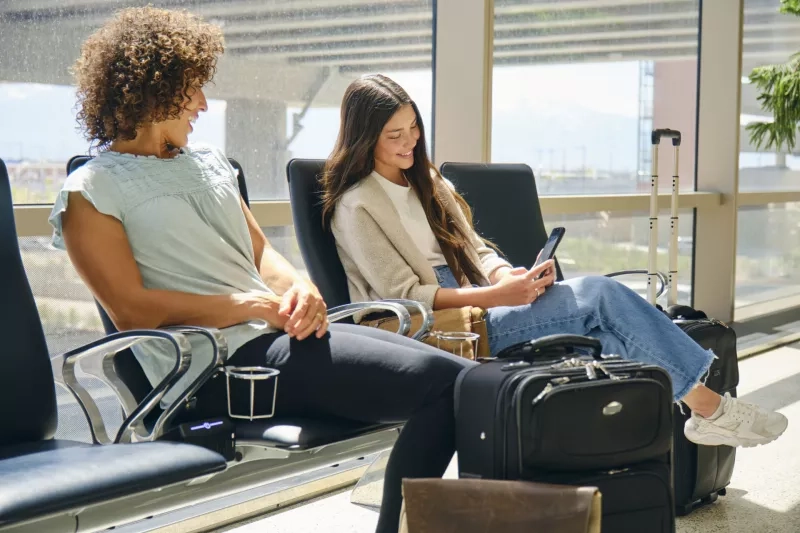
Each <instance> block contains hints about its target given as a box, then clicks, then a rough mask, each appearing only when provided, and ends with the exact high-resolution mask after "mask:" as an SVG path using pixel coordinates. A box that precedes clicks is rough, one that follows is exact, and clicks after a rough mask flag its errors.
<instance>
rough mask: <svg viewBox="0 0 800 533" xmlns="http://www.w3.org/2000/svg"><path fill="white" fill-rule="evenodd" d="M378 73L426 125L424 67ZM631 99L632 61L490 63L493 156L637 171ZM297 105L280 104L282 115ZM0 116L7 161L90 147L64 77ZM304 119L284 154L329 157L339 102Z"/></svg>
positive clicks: (211, 125)
mask: <svg viewBox="0 0 800 533" xmlns="http://www.w3.org/2000/svg"><path fill="white" fill-rule="evenodd" d="M385 74H387V75H389V76H390V77H391V78H393V79H395V81H397V82H398V83H400V85H402V86H403V87H404V88H405V89H406V91H407V92H408V93H409V94H410V95H411V97H412V98H413V99H414V100H415V101H416V102H417V105H418V106H419V108H420V111H421V113H422V115H423V121H424V122H425V124H426V126H427V130H428V131H429V132H430V124H431V120H430V117H431V110H432V94H431V93H432V91H431V87H432V82H431V73H430V71H425V72H386V73H385ZM638 98H639V64H638V63H637V62H618V63H614V62H605V63H584V64H564V65H536V66H521V67H505V66H504V67H496V68H495V69H494V74H493V108H492V119H493V127H492V152H493V154H492V155H493V160H494V161H498V162H499V161H504V162H510V161H520V162H526V163H528V164H530V165H531V166H533V167H534V168H535V169H536V168H551V167H555V168H562V167H566V168H569V169H578V168H584V166H588V167H592V168H599V169H606V170H608V169H613V170H616V171H620V170H623V171H635V170H636V167H637V131H638V113H639V100H638ZM225 111H226V104H225V102H224V101H221V100H209V111H208V112H207V113H205V114H203V115H202V117H201V119H200V120H199V121H198V122H197V124H196V127H195V131H194V133H193V134H192V137H191V140H193V141H204V142H210V143H212V144H215V145H217V146H220V147H224V146H225ZM297 111H298V109H293V108H290V109H287V124H291V123H292V120H291V115H292V114H293V113H295V112H297ZM0 117H3V121H2V127H0V157H2V158H4V159H6V160H19V159H26V160H54V161H65V160H67V159H68V158H69V157H70V156H71V155H73V154H76V153H84V152H85V151H86V148H87V146H88V144H87V142H86V141H85V140H84V139H83V137H82V136H81V133H80V132H79V131H78V129H77V123H76V121H75V93H74V88H72V87H69V86H56V85H43V84H21V83H0ZM302 123H303V130H302V131H301V133H300V134H299V135H298V136H297V138H296V139H295V140H294V141H293V143H292V144H291V146H290V147H289V149H290V151H291V155H292V156H293V157H325V156H327V155H328V154H329V153H330V151H331V148H332V146H333V143H334V141H335V138H336V133H337V131H338V124H339V110H338V109H337V108H312V109H311V110H310V111H309V112H308V113H307V115H306V116H305V117H304V119H303V121H302ZM259 126H260V124H259ZM285 133H286V135H287V136H288V135H289V134H290V132H289V131H287V132H285ZM753 156H754V159H753V158H751V159H752V162H753V163H754V164H764V163H769V161H770V160H771V159H770V157H768V156H770V154H762V155H757V154H754V155H753ZM765 156H767V157H766V159H765ZM772 160H774V157H773V158H772Z"/></svg>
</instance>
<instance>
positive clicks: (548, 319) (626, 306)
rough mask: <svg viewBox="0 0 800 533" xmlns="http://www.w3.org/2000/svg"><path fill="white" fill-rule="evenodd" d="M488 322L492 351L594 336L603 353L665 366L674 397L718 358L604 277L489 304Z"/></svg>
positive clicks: (625, 290) (638, 298)
mask: <svg viewBox="0 0 800 533" xmlns="http://www.w3.org/2000/svg"><path fill="white" fill-rule="evenodd" d="M487 322H488V324H487V326H488V329H489V345H490V347H491V351H492V353H497V352H499V351H500V350H502V349H503V348H505V347H507V346H510V345H511V344H515V343H517V342H523V341H525V340H530V339H533V338H536V337H542V336H545V335H551V334H556V333H571V334H576V335H588V336H591V337H595V338H597V339H598V340H600V341H601V342H602V343H603V351H604V353H618V354H619V355H620V356H622V357H625V358H627V359H633V360H636V361H641V362H643V363H650V364H655V365H658V366H661V367H662V368H664V369H666V370H667V371H668V372H669V374H670V376H671V377H672V385H673V389H674V393H675V399H676V400H679V399H681V398H683V397H684V396H685V395H686V394H687V393H688V392H689V391H690V390H691V389H692V387H694V386H695V385H696V384H697V383H698V382H700V381H701V380H702V378H703V377H704V376H705V374H706V373H707V372H708V368H709V367H710V366H711V362H712V361H713V359H714V355H713V353H711V352H710V351H708V350H704V349H703V348H702V347H700V345H698V344H697V343H696V342H694V341H693V340H692V339H691V338H690V337H689V336H688V335H686V334H685V333H684V332H683V331H682V330H681V329H680V328H679V327H678V326H676V325H675V324H673V323H672V320H670V319H669V317H667V316H666V315H664V314H663V313H662V312H661V311H659V310H658V309H656V308H655V307H653V306H652V305H650V304H649V303H648V302H647V300H645V299H644V298H642V297H641V296H639V295H638V294H636V293H635V292H633V291H632V290H630V289H629V288H628V287H626V286H625V285H623V284H621V283H619V282H617V281H614V280H613V279H611V278H607V277H603V276H589V277H582V278H575V279H571V280H568V281H563V282H560V283H556V284H554V285H553V286H552V287H549V288H548V289H547V292H546V293H545V294H543V295H542V297H541V298H540V299H538V300H536V301H534V302H533V303H532V304H530V305H527V306H519V307H498V308H493V309H490V310H489V313H488V320H487Z"/></svg>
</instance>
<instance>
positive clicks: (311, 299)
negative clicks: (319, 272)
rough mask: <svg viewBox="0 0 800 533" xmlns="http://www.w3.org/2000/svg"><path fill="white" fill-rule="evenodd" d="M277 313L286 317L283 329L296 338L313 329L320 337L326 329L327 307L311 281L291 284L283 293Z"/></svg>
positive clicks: (304, 335) (300, 338) (309, 332)
mask: <svg viewBox="0 0 800 533" xmlns="http://www.w3.org/2000/svg"><path fill="white" fill-rule="evenodd" d="M278 314H279V315H280V316H281V317H285V318H286V322H285V324H284V327H283V330H284V331H286V333H288V334H289V336H290V337H295V338H297V340H303V339H305V338H306V337H308V336H309V335H311V334H312V333H314V332H315V331H316V336H317V338H320V337H322V336H323V335H325V333H326V332H327V331H328V308H327V306H326V305H325V301H324V300H323V299H322V296H321V295H320V293H319V290H317V288H316V287H315V286H314V285H313V284H312V283H311V282H308V281H297V282H295V283H294V284H292V286H291V287H289V290H287V291H286V292H285V293H284V295H283V300H282V302H281V306H280V309H279V311H278Z"/></svg>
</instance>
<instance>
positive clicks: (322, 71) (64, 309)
mask: <svg viewBox="0 0 800 533" xmlns="http://www.w3.org/2000/svg"><path fill="white" fill-rule="evenodd" d="M147 4H153V5H155V6H156V7H165V8H175V9H178V8H180V9H188V10H189V11H191V12H193V13H196V14H198V15H201V16H203V17H204V18H206V19H207V20H209V21H212V22H215V23H217V24H218V25H220V26H221V27H222V29H223V33H224V35H225V41H226V51H225V54H224V55H223V56H222V58H221V59H220V62H219V66H218V72H217V76H216V78H215V80H214V82H213V83H212V84H210V85H209V86H208V87H207V88H206V95H207V97H208V99H209V110H208V112H206V113H205V114H203V115H202V116H201V117H200V120H199V121H198V122H197V124H196V126H195V131H194V133H193V134H192V136H191V137H190V141H203V142H210V143H213V144H215V145H217V146H219V147H221V148H223V149H224V150H225V151H226V153H227V154H228V155H229V156H231V157H235V158H236V159H237V160H238V161H239V162H240V163H242V165H243V167H244V169H245V175H246V176H247V179H248V189H249V193H250V198H251V200H286V199H287V198H288V188H287V185H286V174H285V168H286V163H287V162H288V161H289V159H291V158H293V157H305V158H324V157H326V156H327V155H328V154H329V153H330V150H331V148H332V146H333V143H334V141H335V138H336V135H337V132H338V128H339V105H340V102H341V98H342V95H343V94H344V90H345V88H346V87H347V85H348V84H349V83H350V82H351V81H352V80H354V79H355V78H356V77H358V76H360V75H362V74H365V73H373V72H380V73H383V74H386V75H388V76H390V77H392V78H394V79H395V80H396V81H397V82H399V83H400V84H401V85H402V86H404V88H405V89H406V90H407V91H408V92H409V94H410V95H411V97H412V98H414V99H415V100H416V101H417V103H418V105H419V107H420V110H421V112H422V113H423V118H424V120H425V122H426V125H427V126H428V131H430V122H431V116H432V100H433V96H432V79H433V76H432V63H433V62H432V53H433V45H432V26H433V23H432V21H433V1H432V0H403V1H398V2H363V1H359V0H312V1H306V0H304V1H300V0H293V1H283V2H279V3H276V2H263V1H261V0H237V1H235V2H208V1H206V0H131V1H124V0H123V1H115V2H106V3H103V2H95V1H93V2H75V1H71V0H70V1H67V2H56V1H51V0H43V1H39V2H26V1H22V0H12V1H10V2H0V48H2V50H3V57H2V59H0V117H2V125H1V126H0V158H2V159H3V160H4V161H5V162H6V164H7V167H8V170H9V173H10V179H11V185H12V189H13V195H14V201H15V203H16V204H36V203H45V204H46V203H50V202H52V201H53V198H54V197H55V194H56V192H57V191H58V189H59V187H60V186H61V184H62V183H63V180H64V179H65V177H66V176H65V165H66V162H67V160H68V159H69V158H70V157H71V156H72V155H75V154H81V153H86V152H87V149H88V144H87V142H86V141H85V139H83V137H82V136H81V134H80V132H79V131H78V129H77V123H76V120H75V111H76V109H75V90H74V87H73V82H72V79H71V76H70V73H69V70H70V67H71V66H72V64H73V63H74V61H75V59H76V58H77V57H78V55H79V51H80V46H81V43H82V42H83V41H84V40H85V39H86V37H87V36H88V35H89V34H90V33H92V32H93V31H94V30H95V29H96V28H98V27H99V26H100V25H101V24H103V22H104V21H106V20H107V19H108V18H109V17H111V16H112V15H113V13H114V12H115V11H116V10H117V9H120V8H123V7H130V6H141V5H147ZM429 142H430V139H429ZM264 231H265V233H266V235H267V237H268V238H269V239H270V241H271V242H272V244H273V246H275V247H276V248H277V249H278V250H279V251H280V252H282V253H284V254H285V255H286V256H287V257H288V258H289V260H290V261H291V262H292V263H293V264H294V265H295V266H297V267H298V268H303V263H302V259H301V257H300V254H299V250H298V247H297V242H296V239H295V236H294V230H293V228H292V227H290V226H283V227H271V228H264ZM49 242H50V239H49V237H31V238H23V239H21V247H22V249H23V250H22V252H23V257H24V261H25V267H26V270H27V273H28V276H29V278H30V281H31V284H32V285H33V290H34V295H35V297H36V300H37V304H38V305H39V309H40V313H41V317H42V321H43V322H44V327H45V331H46V334H47V340H48V344H49V347H50V350H51V353H53V354H58V353H62V352H64V351H66V350H68V349H70V348H73V347H75V346H77V345H79V344H81V343H84V342H87V341H89V340H92V339H94V338H97V337H98V336H100V335H101V334H102V327H101V324H100V320H99V316H98V315H97V312H96V309H95V307H94V301H93V300H92V297H91V294H90V293H89V291H88V290H87V289H86V287H85V286H84V285H83V283H82V282H81V280H80V278H79V277H78V276H77V274H76V272H75V271H74V269H73V268H72V265H71V264H70V262H69V259H68V257H67V255H66V254H65V253H63V252H59V251H56V250H54V249H52V247H51V246H50V245H49ZM62 392H63V391H60V392H59V403H60V406H61V415H62V423H61V427H60V428H59V435H60V436H65V437H68V438H75V439H81V438H87V437H88V434H86V431H87V429H86V427H85V424H82V423H81V422H80V419H81V417H80V414H79V413H77V412H73V411H74V409H77V406H75V405H73V404H72V403H70V399H69V396H68V395H67V394H62ZM111 405H112V403H111V402H110V401H109V403H108V406H111ZM108 406H106V405H105V404H103V405H101V408H102V409H103V410H104V412H105V413H106V414H107V415H109V416H111V417H112V418H113V417H114V416H118V412H116V411H114V410H113V409H110V410H108V409H107V408H108ZM70 409H72V410H70ZM76 413H77V414H76ZM73 415H74V416H73ZM81 435H82V436H81Z"/></svg>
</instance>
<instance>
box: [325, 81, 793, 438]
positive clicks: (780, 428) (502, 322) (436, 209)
mask: <svg viewBox="0 0 800 533" xmlns="http://www.w3.org/2000/svg"><path fill="white" fill-rule="evenodd" d="M322 184H323V220H324V223H325V224H326V225H329V226H330V228H331V229H332V231H333V234H334V236H335V238H336V243H337V248H338V252H339V256H340V258H341V260H342V264H343V265H344V268H345V272H346V274H347V279H348V283H349V289H350V297H351V299H352V300H353V301H363V300H375V299H381V298H410V299H415V300H420V301H423V302H425V303H427V304H429V305H431V306H432V307H433V308H434V309H447V308H452V307H461V306H477V307H483V308H486V309H488V312H487V315H486V324H487V330H488V336H489V347H490V351H491V353H492V354H496V353H498V352H499V351H501V350H502V349H503V348H506V347H508V346H510V345H513V344H515V343H518V342H523V341H526V340H529V339H532V338H536V337H541V336H545V335H550V334H557V333H571V334H576V335H588V336H591V337H595V338H597V339H598V340H600V341H601V342H602V345H603V348H604V351H605V352H606V353H614V354H619V355H621V356H622V357H625V358H629V359H634V360H638V361H642V362H645V363H650V364H655V365H658V366H661V367H663V368H664V369H665V370H666V371H667V372H668V373H669V374H670V376H671V377H672V383H673V392H674V399H675V401H678V402H683V403H685V404H686V405H688V406H689V408H690V409H691V410H692V416H691V418H689V420H688V421H687V422H686V426H685V429H684V431H685V434H686V437H687V438H688V439H689V440H691V441H693V442H695V443H698V444H706V445H728V446H755V445H759V444H765V443H768V442H771V441H773V440H774V439H776V438H778V437H779V436H780V435H781V434H782V433H783V432H784V431H785V429H786V427H787V423H788V422H787V420H786V417H785V416H783V415H782V414H780V413H777V412H771V411H767V410H765V409H763V408H761V407H758V406H756V405H753V404H749V403H747V402H744V401H742V400H739V399H736V398H733V397H731V396H730V395H728V394H726V395H725V396H724V397H722V396H720V395H719V394H717V393H716V392H714V391H712V390H710V389H709V388H707V387H706V386H705V385H703V384H702V383H703V380H704V378H705V375H706V374H707V372H708V369H709V367H710V365H711V362H712V360H713V358H714V354H713V353H712V352H711V351H706V350H704V349H703V348H701V347H700V346H699V345H698V344H697V343H695V342H694V341H693V340H692V339H691V338H690V337H689V336H688V335H686V334H685V333H684V332H683V331H682V330H681V329H680V328H679V327H677V326H676V325H675V324H673V323H672V321H671V320H670V319H669V318H668V317H667V316H666V315H664V314H663V313H661V312H660V311H658V310H657V309H656V308H655V307H654V306H652V305H650V304H649V303H648V302H647V301H646V300H644V299H643V298H641V297H640V296H639V295H638V294H636V293H635V292H633V291H632V290H630V289H629V288H627V287H626V286H624V285H623V284H621V283H619V282H617V281H615V280H613V279H610V278H607V277H603V276H589V277H581V278H575V279H570V280H567V281H564V282H560V283H555V269H554V265H553V262H552V261H547V262H545V263H543V264H542V265H540V266H537V267H535V268H532V269H531V270H528V269H525V268H513V267H512V265H509V264H508V263H507V262H505V261H503V260H502V259H501V258H500V257H499V256H498V255H497V254H496V253H495V252H494V251H493V250H492V249H491V248H490V247H489V246H487V244H486V243H485V242H484V241H483V240H482V239H481V237H480V236H479V235H477V234H476V233H475V231H474V229H473V227H472V223H471V216H470V211H469V208H468V206H467V204H466V202H465V201H464V200H463V198H461V196H460V195H459V194H458V193H457V192H456V191H455V190H454V188H453V187H452V185H451V184H449V183H448V182H446V181H445V180H444V179H443V178H442V176H441V175H440V174H439V173H438V171H437V170H436V168H435V167H434V166H433V165H432V164H431V162H430V160H429V159H428V154H427V147H426V143H425V132H424V127H423V124H422V118H421V116H420V113H419V110H418V109H417V106H416V104H415V103H414V102H413V100H412V99H411V98H410V97H409V96H408V94H407V93H406V92H405V91H404V90H403V89H402V88H401V87H400V86H399V85H398V84H396V83H395V82H394V81H392V80H391V79H389V78H387V77H385V76H381V75H367V76H364V77H362V78H360V79H358V80H356V81H354V82H353V83H352V84H351V85H350V86H349V87H348V89H347V90H346V92H345V95H344V99H343V101H342V109H341V127H340V130H339V136H338V139H337V141H336V145H335V148H334V151H333V153H332V154H331V156H330V158H329V160H328V162H327V165H326V167H325V171H324V173H323V177H322ZM509 216H510V215H509ZM540 276H541V277H540Z"/></svg>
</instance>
